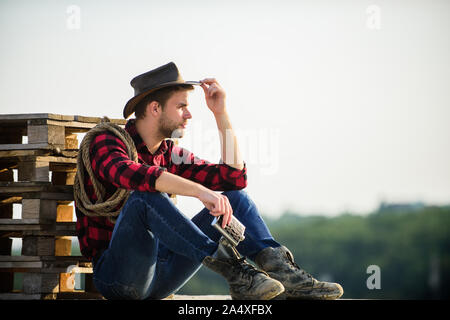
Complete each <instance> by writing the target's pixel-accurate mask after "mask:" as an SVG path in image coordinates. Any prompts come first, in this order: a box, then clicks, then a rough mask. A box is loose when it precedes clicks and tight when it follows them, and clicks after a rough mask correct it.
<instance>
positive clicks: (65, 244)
mask: <svg viewBox="0 0 450 320" xmlns="http://www.w3.org/2000/svg"><path fill="white" fill-rule="evenodd" d="M71 253H72V237H68V236H63V237H56V238H55V256H70V255H71Z"/></svg>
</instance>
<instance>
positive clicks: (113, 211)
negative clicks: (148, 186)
mask: <svg viewBox="0 0 450 320" xmlns="http://www.w3.org/2000/svg"><path fill="white" fill-rule="evenodd" d="M105 131H110V132H112V133H114V134H115V135H116V136H117V137H118V138H120V139H121V140H122V141H123V143H124V144H125V146H126V147H127V153H128V156H129V157H130V159H131V160H133V161H135V162H138V155H137V151H136V146H135V145H134V142H133V139H132V138H131V136H130V134H129V133H128V132H126V131H125V130H124V129H122V128H121V127H120V126H118V125H116V124H113V123H111V122H109V119H108V118H106V117H104V118H103V119H102V122H101V123H99V124H98V125H96V126H95V127H94V128H92V129H90V130H89V131H88V132H87V133H86V135H85V136H84V138H83V140H82V141H81V144H80V150H79V152H78V157H77V173H76V175H75V182H74V185H73V193H74V198H75V202H76V205H77V208H78V209H80V211H81V212H83V213H84V214H85V215H87V216H94V217H108V218H109V220H110V221H111V222H115V219H116V217H117V216H118V215H119V213H120V210H122V207H123V206H124V204H125V202H126V200H127V199H128V196H129V195H130V192H131V190H127V189H122V188H118V189H117V190H116V192H114V194H113V195H111V197H109V198H108V199H104V197H105V188H104V187H103V185H102V184H101V183H100V182H99V181H98V179H97V178H96V177H95V175H94V172H93V171H92V167H91V159H90V156H89V147H90V145H91V142H92V140H93V139H94V138H95V136H96V135H97V134H98V133H100V132H105ZM84 170H86V171H87V173H88V175H89V178H90V179H91V181H92V185H93V187H94V191H95V195H96V196H97V201H96V202H95V203H92V202H91V200H90V199H89V197H88V195H87V193H86V190H85V188H84ZM120 203H121V206H120V207H119V208H117V206H118V205H119V204H120Z"/></svg>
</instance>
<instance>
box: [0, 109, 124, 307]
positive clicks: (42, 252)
mask: <svg viewBox="0 0 450 320" xmlns="http://www.w3.org/2000/svg"><path fill="white" fill-rule="evenodd" d="M100 121H101V118H93V117H83V116H67V115H58V114H48V113H42V114H6V115H0V299H72V298H77V299H93V298H96V299H98V298H101V295H100V294H99V293H98V292H97V291H96V290H95V287H94V285H93V283H92V264H91V262H89V261H86V259H84V258H83V257H81V256H72V255H71V247H72V239H71V237H73V236H75V235H76V230H75V221H74V220H73V216H74V214H73V213H74V207H73V205H72V203H73V182H74V178H75V173H76V157H77V154H78V138H77V134H79V133H85V132H87V131H88V130H89V129H91V128H93V127H94V126H95V125H96V124H97V123H99V122H100ZM111 122H113V123H116V124H119V125H124V124H125V123H126V121H125V120H118V119H111ZM24 137H26V138H24ZM14 204H18V205H20V207H21V217H20V219H13V205H14ZM11 238H22V250H21V255H20V256H13V255H12V252H11V249H12V248H11V247H12V239H11ZM17 273H20V274H22V278H23V282H22V288H21V289H20V290H19V291H17V289H16V290H13V289H14V274H17ZM75 274H84V275H85V288H84V290H83V291H80V290H76V289H75V287H74V282H75V281H74V279H75Z"/></svg>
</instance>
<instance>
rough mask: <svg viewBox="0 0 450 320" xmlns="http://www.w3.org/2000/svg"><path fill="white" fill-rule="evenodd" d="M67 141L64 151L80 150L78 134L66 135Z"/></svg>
mask: <svg viewBox="0 0 450 320" xmlns="http://www.w3.org/2000/svg"><path fill="white" fill-rule="evenodd" d="M65 141H66V144H65V147H64V149H78V136H77V135H76V134H66V138H65Z"/></svg>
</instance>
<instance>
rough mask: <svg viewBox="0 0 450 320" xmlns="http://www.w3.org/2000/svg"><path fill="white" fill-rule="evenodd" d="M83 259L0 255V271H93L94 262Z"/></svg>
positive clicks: (77, 257) (76, 257) (78, 257)
mask: <svg viewBox="0 0 450 320" xmlns="http://www.w3.org/2000/svg"><path fill="white" fill-rule="evenodd" d="M83 260H85V258H84V257H80V256H59V257H55V256H0V273H6V272H37V273H85V274H89V273H92V272H93V269H92V263H91V262H84V261H83Z"/></svg>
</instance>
